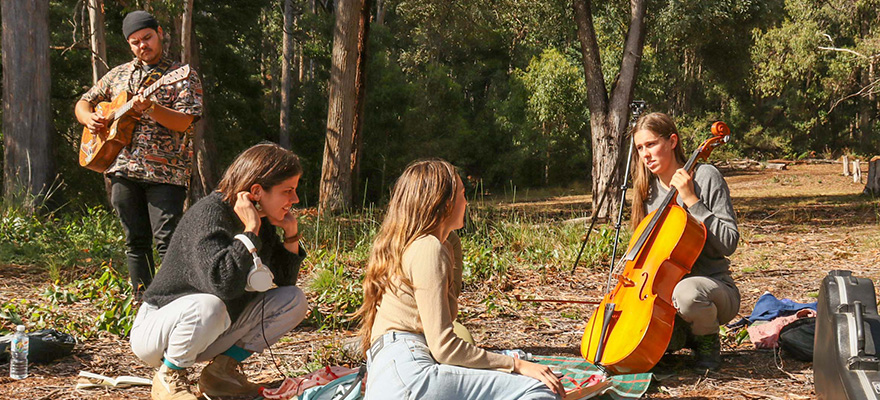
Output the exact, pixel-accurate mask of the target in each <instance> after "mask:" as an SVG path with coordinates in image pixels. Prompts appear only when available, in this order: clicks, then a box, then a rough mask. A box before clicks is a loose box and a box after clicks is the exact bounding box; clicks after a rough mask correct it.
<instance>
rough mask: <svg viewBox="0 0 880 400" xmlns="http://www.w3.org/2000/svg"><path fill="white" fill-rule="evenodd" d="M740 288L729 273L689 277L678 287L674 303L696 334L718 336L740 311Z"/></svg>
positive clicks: (674, 291) (673, 295) (676, 287)
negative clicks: (720, 328) (724, 325)
mask: <svg viewBox="0 0 880 400" xmlns="http://www.w3.org/2000/svg"><path fill="white" fill-rule="evenodd" d="M739 302H740V295H739V289H737V288H736V284H735V283H734V282H733V279H732V278H731V277H730V274H717V275H714V276H712V277H708V276H690V277H687V278H684V279H682V280H681V282H679V283H678V285H675V290H673V292H672V304H673V305H674V306H675V308H676V309H678V314H679V315H680V316H681V318H682V319H684V320H685V321H687V322H688V323H689V324H690V325H691V333H693V334H694V335H698V336H702V335H711V334H715V333H718V330H719V329H718V327H719V326H720V325H721V324H726V323H727V322H728V321H730V320H731V319H733V317H735V316H736V313H738V312H739Z"/></svg>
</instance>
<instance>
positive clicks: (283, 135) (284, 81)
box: [278, 0, 294, 149]
mask: <svg viewBox="0 0 880 400" xmlns="http://www.w3.org/2000/svg"><path fill="white" fill-rule="evenodd" d="M293 18H294V17H293V0H284V23H283V29H282V33H281V38H282V39H281V41H282V46H281V106H280V108H281V109H280V113H279V114H280V115H279V119H280V121H279V123H278V127H279V132H278V144H280V145H281V147H284V148H285V149H290V87H291V83H290V81H291V79H290V78H291V77H290V75H291V74H290V72H291V71H290V69H291V68H292V66H293V63H292V58H293Z"/></svg>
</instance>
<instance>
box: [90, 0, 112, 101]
mask: <svg viewBox="0 0 880 400" xmlns="http://www.w3.org/2000/svg"><path fill="white" fill-rule="evenodd" d="M88 8H89V32H90V40H89V45H90V48H91V50H92V83H93V84H94V83H98V79H101V77H102V76H104V74H106V73H107V69H108V68H109V66H108V65H107V42H106V40H105V37H104V0H89V3H88Z"/></svg>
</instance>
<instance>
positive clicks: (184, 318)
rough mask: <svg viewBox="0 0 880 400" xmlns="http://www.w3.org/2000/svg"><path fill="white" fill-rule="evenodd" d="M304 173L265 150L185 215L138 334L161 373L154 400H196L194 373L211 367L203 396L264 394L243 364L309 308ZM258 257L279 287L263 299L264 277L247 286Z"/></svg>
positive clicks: (235, 167) (135, 344)
mask: <svg viewBox="0 0 880 400" xmlns="http://www.w3.org/2000/svg"><path fill="white" fill-rule="evenodd" d="M301 175H302V167H301V166H300V163H299V159H298V158H297V156H296V155H295V154H293V153H292V152H290V151H289V150H285V149H283V148H281V147H280V146H277V145H274V144H258V145H256V146H253V147H251V148H249V149H247V150H245V151H244V152H243V153H241V154H240V155H239V156H238V157H237V158H236V159H235V161H233V162H232V165H230V166H229V168H228V169H227V170H226V172H225V173H224V175H223V179H222V181H221V182H220V184H219V186H218V190H217V191H216V192H214V193H211V194H210V195H208V196H206V197H205V198H203V199H201V200H199V201H198V202H197V203H196V204H195V205H193V206H192V207H191V208H190V209H189V210H188V211H187V212H186V214H184V216H183V218H182V219H181V221H180V224H179V225H178V227H177V230H176V231H175V232H174V236H173V238H172V239H171V245H170V247H169V248H168V253H167V254H166V256H165V259H164V260H163V262H162V268H161V269H160V270H159V272H158V273H157V274H156V277H155V279H154V280H153V283H152V284H151V285H150V287H149V288H148V289H147V291H146V292H145V294H144V303H143V304H142V305H141V307H140V309H139V310H138V313H137V317H136V318H135V322H134V325H133V326H132V330H131V347H132V350H133V351H134V353H135V355H137V356H138V357H139V358H140V359H141V360H143V361H144V362H146V363H147V364H149V365H151V366H153V367H157V368H159V370H158V372H156V374H155V377H154V378H153V388H152V393H151V395H152V398H153V400H164V399H172V398H173V399H175V400H177V399H187V400H195V399H196V397H195V396H194V395H193V392H192V389H191V388H190V387H189V385H188V383H187V380H186V378H187V372H186V371H187V368H189V367H191V366H193V364H195V363H197V362H200V361H209V360H210V361H212V362H211V364H210V365H208V366H207V367H205V368H204V369H203V370H202V373H201V376H200V378H199V387H200V389H201V391H202V392H203V393H205V394H207V395H208V396H212V397H215V396H254V395H256V394H257V391H258V389H259V387H258V385H256V384H254V383H252V382H250V381H248V379H247V377H246V376H245V375H244V374H243V373H242V372H241V371H240V369H239V365H240V363H241V362H242V361H243V360H244V359H245V358H247V357H248V356H249V355H251V354H252V353H254V352H260V351H262V350H263V349H265V348H266V347H268V346H269V345H270V344H272V343H275V342H277V341H278V340H279V339H280V338H281V337H282V336H284V334H286V333H287V332H289V331H290V330H292V329H293V328H294V327H296V326H297V325H298V324H299V323H300V322H301V321H302V320H303V318H305V315H306V311H307V309H308V304H307V302H306V299H305V295H304V294H303V292H302V290H300V289H299V288H297V287H296V286H295V285H296V279H297V275H298V273H299V265H300V263H301V262H302V259H303V257H305V252H304V251H303V249H301V248H300V246H299V239H300V234H299V229H298V228H299V227H298V225H297V220H296V217H295V216H294V215H293V214H292V213H291V212H290V209H291V207H292V206H293V205H294V204H296V203H298V202H299V198H298V197H297V195H296V188H297V185H298V184H299V179H300V176H301ZM276 227H280V228H281V229H282V230H283V232H284V234H283V237H279V236H278V234H277V233H276ZM256 256H259V258H260V259H261V260H262V264H264V265H266V266H267V267H268V268H269V270H271V272H272V273H273V274H274V278H269V279H271V282H269V281H267V280H265V279H264V280H263V281H262V282H263V283H264V284H266V286H269V285H272V283H274V285H272V286H275V285H277V287H275V288H271V289H269V290H267V291H265V292H262V293H259V292H256V291H254V290H255V287H259V286H260V285H259V281H258V279H259V278H257V279H251V281H249V277H250V278H254V277H255V276H254V275H250V274H251V271H252V269H254V268H255V265H256ZM263 277H264V278H265V277H266V275H263ZM263 290H265V288H263Z"/></svg>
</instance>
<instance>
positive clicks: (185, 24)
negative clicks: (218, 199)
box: [180, 0, 217, 204]
mask: <svg viewBox="0 0 880 400" xmlns="http://www.w3.org/2000/svg"><path fill="white" fill-rule="evenodd" d="M193 3H194V1H193V0H186V3H185V6H184V10H183V14H182V15H181V18H180V60H181V62H182V63H183V64H189V65H190V66H191V67H192V68H193V70H195V73H197V74H198V73H199V71H200V67H201V65H200V64H201V63H200V59H199V41H198V39H197V38H196V36H195V31H194V30H193V25H192V17H193V12H194V4H193ZM209 121H210V119H209V118H208V102H207V101H206V99H205V98H204V97H202V118H200V119H199V120H198V121H196V122H195V123H194V125H193V143H192V146H193V160H192V177H191V178H190V185H189V192H188V193H187V204H195V202H197V201H199V199H201V198H202V197H205V196H207V195H208V194H209V193H211V191H213V190H214V187H215V186H216V185H217V172H216V168H217V167H216V165H215V164H214V161H213V160H216V159H217V149H216V148H215V147H214V142H215V140H214V136H213V132H212V131H211V129H210V125H209Z"/></svg>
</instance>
